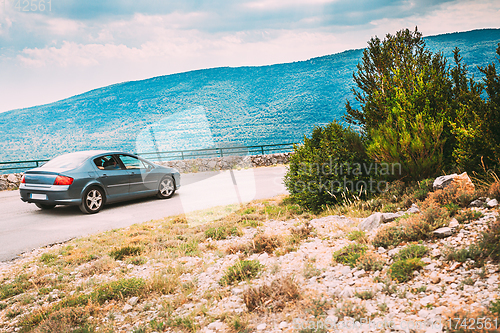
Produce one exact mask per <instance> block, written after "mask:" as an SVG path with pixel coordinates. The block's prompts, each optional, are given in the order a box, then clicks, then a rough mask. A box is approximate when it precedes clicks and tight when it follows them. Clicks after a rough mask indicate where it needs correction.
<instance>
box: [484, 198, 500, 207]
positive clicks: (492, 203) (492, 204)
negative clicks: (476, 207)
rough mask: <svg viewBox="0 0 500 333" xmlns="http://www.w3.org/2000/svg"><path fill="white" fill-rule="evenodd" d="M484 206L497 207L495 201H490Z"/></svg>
mask: <svg viewBox="0 0 500 333" xmlns="http://www.w3.org/2000/svg"><path fill="white" fill-rule="evenodd" d="M486 206H488V207H489V208H493V207H496V206H498V201H497V199H491V200H490V201H488V202H486Z"/></svg>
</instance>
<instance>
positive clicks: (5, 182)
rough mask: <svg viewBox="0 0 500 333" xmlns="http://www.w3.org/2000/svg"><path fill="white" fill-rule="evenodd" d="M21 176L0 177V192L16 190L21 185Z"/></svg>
mask: <svg viewBox="0 0 500 333" xmlns="http://www.w3.org/2000/svg"><path fill="white" fill-rule="evenodd" d="M22 176H23V174H22V173H11V174H7V175H0V191H4V190H15V189H17V188H18V187H19V184H20V183H21V177H22Z"/></svg>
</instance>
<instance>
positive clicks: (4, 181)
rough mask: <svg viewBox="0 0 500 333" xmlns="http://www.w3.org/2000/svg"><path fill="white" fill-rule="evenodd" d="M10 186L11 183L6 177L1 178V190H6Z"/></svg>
mask: <svg viewBox="0 0 500 333" xmlns="http://www.w3.org/2000/svg"><path fill="white" fill-rule="evenodd" d="M8 188H9V183H8V182H7V181H6V180H5V179H0V191H5V190H6V189H8Z"/></svg>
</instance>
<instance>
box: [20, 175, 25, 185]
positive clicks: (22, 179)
mask: <svg viewBox="0 0 500 333" xmlns="http://www.w3.org/2000/svg"><path fill="white" fill-rule="evenodd" d="M21 183H23V184H26V179H24V175H23V178H21Z"/></svg>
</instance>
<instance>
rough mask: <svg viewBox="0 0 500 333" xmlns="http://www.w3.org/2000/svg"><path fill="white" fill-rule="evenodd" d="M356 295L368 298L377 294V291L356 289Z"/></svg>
mask: <svg viewBox="0 0 500 333" xmlns="http://www.w3.org/2000/svg"><path fill="white" fill-rule="evenodd" d="M354 296H356V297H358V298H361V299H364V300H367V299H372V298H373V297H374V296H375V293H374V292H373V291H371V290H364V291H359V292H358V291H356V292H355V293H354Z"/></svg>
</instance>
